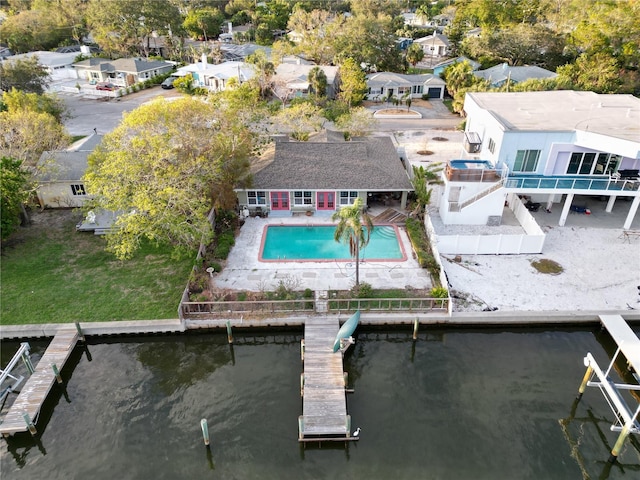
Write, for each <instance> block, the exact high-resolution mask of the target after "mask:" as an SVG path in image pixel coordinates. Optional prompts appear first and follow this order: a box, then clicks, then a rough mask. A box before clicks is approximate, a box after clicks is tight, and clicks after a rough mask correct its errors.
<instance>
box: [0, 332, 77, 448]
mask: <svg viewBox="0 0 640 480" xmlns="http://www.w3.org/2000/svg"><path fill="white" fill-rule="evenodd" d="M77 341H78V332H77V330H75V329H74V330H65V331H62V332H59V333H57V334H56V336H55V337H54V338H53V340H51V343H50V344H49V347H48V348H47V350H46V351H45V352H44V355H42V358H41V359H40V361H39V362H38V366H37V367H36V368H35V371H34V372H33V373H32V374H31V376H30V377H29V379H28V380H27V382H26V383H25V384H24V386H23V387H22V389H21V391H20V394H19V395H18V398H16V400H15V402H13V405H12V406H11V408H10V409H9V411H8V412H7V414H6V416H5V417H4V419H3V420H2V423H0V434H2V435H3V436H5V437H7V436H9V435H12V434H14V433H18V432H26V431H27V430H29V428H28V425H27V423H26V422H25V419H24V416H23V415H24V414H25V413H26V414H28V415H29V418H30V419H31V421H32V422H33V423H35V422H36V420H37V418H38V414H39V413H40V408H42V404H43V403H44V401H45V400H46V398H47V395H48V394H49V390H51V386H52V385H53V383H54V382H55V381H56V376H55V373H54V372H53V368H52V365H55V366H56V367H57V368H58V370H59V371H60V370H62V367H63V366H64V364H65V362H66V361H67V359H68V358H69V356H70V355H71V352H72V351H73V347H75V345H76V342H77Z"/></svg>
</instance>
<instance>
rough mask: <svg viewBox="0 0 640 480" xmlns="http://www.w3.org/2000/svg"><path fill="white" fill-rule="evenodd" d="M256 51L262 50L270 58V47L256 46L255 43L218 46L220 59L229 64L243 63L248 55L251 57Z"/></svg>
mask: <svg viewBox="0 0 640 480" xmlns="http://www.w3.org/2000/svg"><path fill="white" fill-rule="evenodd" d="M258 50H262V51H263V52H264V53H265V55H266V56H267V58H271V47H265V46H264V45H257V44H255V43H241V44H236V43H223V44H221V45H220V51H221V52H222V57H223V58H224V60H226V61H230V62H244V61H245V60H246V59H247V57H248V56H249V55H253V54H254V53H256V52H257V51H258Z"/></svg>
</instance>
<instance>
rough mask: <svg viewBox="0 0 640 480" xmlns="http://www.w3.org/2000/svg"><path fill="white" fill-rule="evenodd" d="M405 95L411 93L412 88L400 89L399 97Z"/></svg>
mask: <svg viewBox="0 0 640 480" xmlns="http://www.w3.org/2000/svg"><path fill="white" fill-rule="evenodd" d="M405 93H411V87H398V96H399V97H400V96H402V95H404V94H405Z"/></svg>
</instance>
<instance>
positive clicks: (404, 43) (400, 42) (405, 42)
mask: <svg viewBox="0 0 640 480" xmlns="http://www.w3.org/2000/svg"><path fill="white" fill-rule="evenodd" d="M412 43H413V39H412V38H407V37H398V39H397V40H396V46H397V47H398V49H399V50H406V49H407V48H409V45H411V44H412Z"/></svg>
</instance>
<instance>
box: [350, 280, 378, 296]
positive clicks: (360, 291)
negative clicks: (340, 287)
mask: <svg viewBox="0 0 640 480" xmlns="http://www.w3.org/2000/svg"><path fill="white" fill-rule="evenodd" d="M351 292H352V294H353V296H354V297H356V298H371V296H372V295H373V287H372V286H371V284H370V283H367V282H362V283H361V284H360V285H357V286H354V287H353V288H352V289H351Z"/></svg>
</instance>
